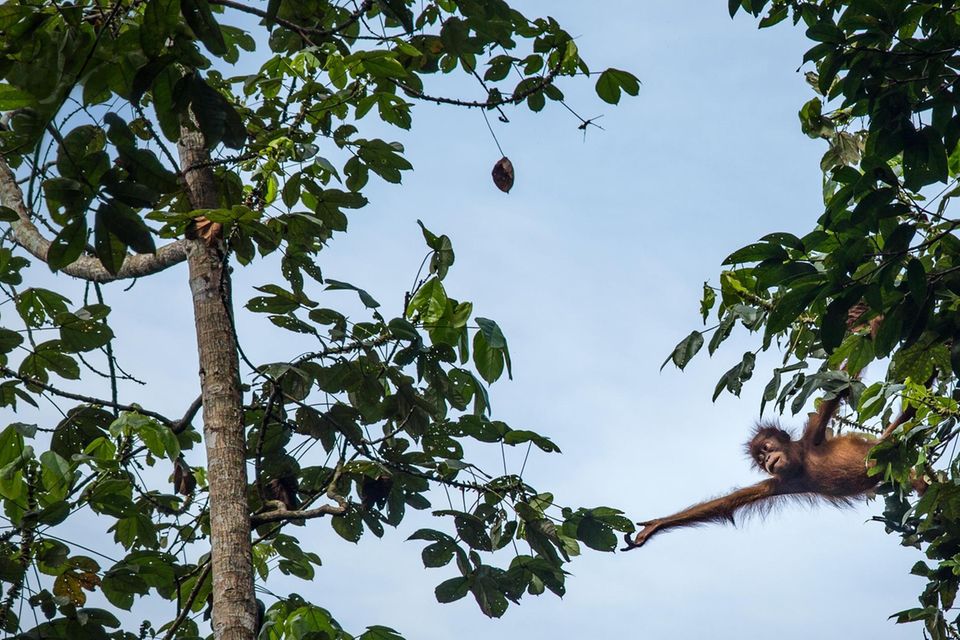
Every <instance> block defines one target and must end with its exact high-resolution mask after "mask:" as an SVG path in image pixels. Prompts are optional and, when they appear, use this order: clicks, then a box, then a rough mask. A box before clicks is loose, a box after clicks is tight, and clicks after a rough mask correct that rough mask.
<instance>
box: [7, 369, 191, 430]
mask: <svg viewBox="0 0 960 640" xmlns="http://www.w3.org/2000/svg"><path fill="white" fill-rule="evenodd" d="M0 374H2V375H4V376H6V377H8V378H14V379H16V380H19V381H20V382H23V383H26V384H30V385H33V386H35V387H40V388H41V389H43V390H44V391H46V392H48V393H52V394H53V395H55V396H60V397H61V398H67V399H69V400H76V401H78V402H83V403H85V404H98V405H100V406H103V407H110V408H112V409H119V410H120V411H135V412H136V413H139V414H140V415H143V416H148V417H150V418H153V419H155V420H157V421H159V422H161V423H163V424H164V425H166V426H168V427H170V428H171V429H174V427H175V426H176V423H175V422H173V421H172V420H170V418H167V417H166V416H164V415H161V414H159V413H157V412H156V411H149V410H148V409H144V408H143V407H141V406H140V405H136V404H121V403H119V402H111V401H109V400H104V399H102V398H94V397H92V396H82V395H80V394H79V393H70V392H69V391H61V390H60V389H57V388H56V387H54V386H51V385H49V384H46V383H43V382H40V381H39V380H36V379H34V378H31V377H30V376H23V375H20V374H19V373H17V372H16V371H14V370H13V369H10V368H8V367H0ZM174 432H175V433H176V430H175V429H174Z"/></svg>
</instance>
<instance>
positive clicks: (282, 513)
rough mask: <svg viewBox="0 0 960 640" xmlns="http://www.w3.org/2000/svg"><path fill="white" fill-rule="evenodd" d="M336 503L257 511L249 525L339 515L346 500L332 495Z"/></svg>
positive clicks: (345, 509)
mask: <svg viewBox="0 0 960 640" xmlns="http://www.w3.org/2000/svg"><path fill="white" fill-rule="evenodd" d="M333 498H334V499H335V500H337V504H335V505H333V504H325V505H323V506H320V507H317V508H315V509H304V510H302V511H287V510H284V509H278V510H277V511H268V512H267V513H258V514H255V515H252V516H250V524H251V526H254V527H258V526H260V525H262V524H269V523H271V522H281V521H283V520H310V519H311V518H320V517H322V516H328V515H332V516H339V515H343V514H344V513H346V512H347V506H348V503H347V500H346V499H345V498H344V497H342V496H333Z"/></svg>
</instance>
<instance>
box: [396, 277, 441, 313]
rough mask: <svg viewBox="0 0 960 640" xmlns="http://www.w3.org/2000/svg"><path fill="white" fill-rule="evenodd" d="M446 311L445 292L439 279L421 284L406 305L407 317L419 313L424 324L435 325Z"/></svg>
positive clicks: (435, 278) (431, 279)
mask: <svg viewBox="0 0 960 640" xmlns="http://www.w3.org/2000/svg"><path fill="white" fill-rule="evenodd" d="M446 311H447V292H446V291H445V290H444V288H443V284H442V283H441V282H440V278H439V277H433V278H430V279H429V280H427V281H426V282H425V283H423V286H421V287H420V288H419V289H417V292H416V293H415V294H413V297H412V298H411V299H410V304H408V305H407V312H406V315H407V317H412V316H413V315H414V314H416V313H419V314H420V319H421V320H422V321H423V322H424V324H436V323H437V322H438V321H439V320H440V319H441V318H443V316H444V314H445V313H446Z"/></svg>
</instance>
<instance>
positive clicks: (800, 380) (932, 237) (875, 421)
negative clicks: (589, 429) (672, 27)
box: [668, 0, 960, 638]
mask: <svg viewBox="0 0 960 640" xmlns="http://www.w3.org/2000/svg"><path fill="white" fill-rule="evenodd" d="M740 9H743V10H745V11H747V12H749V13H752V14H753V15H754V16H757V17H760V16H763V17H762V19H761V21H760V25H761V26H762V27H767V26H771V25H774V24H776V23H778V22H781V21H783V20H785V19H787V18H792V19H793V21H794V23H800V24H802V25H803V26H804V27H805V28H806V34H807V36H808V38H810V40H812V41H813V43H814V44H813V46H811V48H810V49H809V51H807V53H806V55H805V57H804V61H805V62H812V63H813V65H814V66H815V71H811V72H809V73H808V74H807V79H808V81H809V83H810V85H811V87H812V88H813V91H814V93H815V94H816V95H815V96H814V97H813V98H812V99H811V100H810V101H809V102H807V103H806V104H805V105H803V107H802V108H801V109H800V112H799V115H800V125H801V127H802V129H803V131H804V132H805V133H806V134H807V135H809V136H810V137H811V138H819V139H823V140H825V141H826V142H827V143H828V148H827V151H826V153H825V154H824V156H823V159H822V161H821V168H822V170H823V174H824V180H823V195H824V210H823V213H822V214H821V215H820V217H819V219H818V220H817V224H816V227H814V228H813V229H811V230H810V232H809V233H807V234H806V235H803V236H796V235H793V234H790V233H770V234H768V235H766V236H764V237H762V238H760V239H759V240H758V241H757V242H755V243H753V244H750V245H748V246H746V247H743V248H741V249H739V250H737V251H734V252H733V253H732V254H730V256H729V257H728V258H727V259H726V260H725V265H727V267H728V268H727V270H726V271H724V272H723V273H722V274H721V275H720V281H719V286H716V287H714V286H709V285H706V286H705V287H704V296H703V301H702V312H703V318H704V321H705V322H706V321H707V320H708V318H709V317H710V314H711V311H713V310H714V309H716V313H717V320H718V322H717V324H716V325H714V326H712V327H710V328H709V329H708V330H707V331H694V332H693V333H691V334H690V335H689V336H688V337H687V338H685V339H684V340H683V341H682V342H681V343H680V344H679V345H678V346H677V348H676V350H675V351H674V352H673V354H672V355H671V357H670V358H668V362H669V361H670V360H671V359H672V361H673V362H674V363H675V364H676V365H677V366H679V367H681V368H683V367H684V366H686V365H687V363H688V362H689V361H690V359H691V358H692V357H693V356H694V355H695V354H696V353H697V352H698V351H699V350H700V349H701V348H702V347H703V345H704V344H705V343H706V344H707V347H708V351H709V352H710V353H711V354H712V353H714V352H715V351H716V350H717V348H718V347H719V346H720V344H721V343H722V342H723V341H724V340H726V339H727V338H728V337H729V336H730V334H731V332H732V331H733V329H734V328H735V327H736V326H737V325H740V326H742V327H745V328H746V329H747V330H748V331H750V332H756V333H758V338H759V345H758V347H757V349H756V351H749V352H747V353H745V354H744V355H743V357H742V359H741V360H740V361H739V362H738V363H736V364H735V365H734V366H733V367H732V368H731V369H730V370H729V371H727V372H726V373H725V374H724V375H723V376H722V378H721V379H720V380H719V382H718V384H717V387H716V392H715V396H714V397H716V396H718V395H719V394H721V393H723V392H724V391H729V392H731V393H734V394H739V393H740V390H741V388H742V385H743V384H744V382H746V381H747V380H748V379H750V378H751V377H752V376H753V374H754V365H755V357H756V354H757V352H759V351H762V350H767V349H770V348H777V349H779V350H780V351H781V352H782V353H783V356H784V359H783V365H782V366H781V367H779V368H777V369H776V370H775V371H774V372H773V377H772V379H771V380H770V381H769V383H768V384H767V385H766V387H765V389H764V392H763V404H764V405H771V404H772V405H774V406H775V407H776V409H777V410H779V411H784V410H786V409H787V408H789V409H790V410H791V411H792V412H793V413H796V412H798V411H800V410H801V408H802V407H804V406H805V405H806V403H807V402H808V400H809V399H810V398H811V397H813V396H814V395H816V394H818V393H821V392H823V393H825V397H827V398H830V397H835V396H836V395H838V394H843V395H847V396H848V397H849V405H850V409H851V411H850V413H851V415H849V416H847V417H845V418H844V419H843V420H842V421H841V427H843V428H850V427H852V428H854V429H868V430H869V429H871V428H875V427H878V426H882V425H883V424H886V423H887V422H888V421H889V419H890V415H891V414H892V412H893V411H894V410H895V409H897V406H896V405H897V404H898V403H902V404H904V405H907V406H914V407H915V408H916V417H915V418H914V419H913V420H911V421H909V422H907V423H906V424H904V425H902V426H901V427H900V428H898V429H897V431H896V433H895V437H894V438H893V439H892V440H891V441H887V442H885V443H884V444H883V445H881V446H879V447H877V448H876V449H875V450H874V458H875V460H876V466H875V467H873V468H872V470H871V473H876V474H878V475H880V476H881V477H882V478H883V479H884V480H885V484H884V487H885V493H886V496H887V500H886V510H885V511H884V513H883V516H882V520H883V522H884V523H885V525H886V527H887V528H888V530H889V531H890V532H892V533H897V534H899V535H901V536H902V539H903V544H905V545H911V546H917V547H919V548H921V549H923V551H924V552H925V553H926V554H927V556H928V558H929V559H930V562H929V563H919V564H917V566H916V567H914V573H916V574H918V575H922V576H925V577H926V578H927V579H928V580H929V582H928V585H927V587H926V589H925V590H924V592H923V594H922V595H921V596H920V605H921V606H920V607H918V608H916V609H912V610H909V611H904V612H901V613H900V614H898V616H897V617H898V620H899V621H900V622H907V621H912V620H922V621H923V623H924V624H925V625H926V630H927V632H928V633H929V634H930V636H931V637H934V638H947V637H956V634H957V619H956V615H955V612H953V611H952V609H953V607H954V600H955V596H956V593H957V588H958V584H960V583H958V572H957V570H956V567H957V558H958V557H960V534H958V532H960V509H958V506H960V492H958V484H957V479H958V474H960V467H958V461H960V458H957V457H955V449H956V438H957V436H958V428H957V420H958V418H960V408H958V404H957V397H956V387H957V380H958V376H960V315H958V309H960V304H958V301H960V297H958V294H960V237H958V235H957V229H958V228H960V219H958V218H954V217H952V215H951V213H950V205H951V203H952V199H953V198H955V197H956V196H957V195H960V189H958V184H960V183H958V178H960V55H958V54H960V6H957V5H956V3H954V2H939V3H932V2H913V1H907V0H894V1H882V2H881V1H878V0H821V1H811V2H806V1H799V0H773V2H770V1H768V0H742V1H741V0H731V1H730V13H731V15H733V14H735V13H736V12H737V11H739V10H740ZM708 335H709V338H708ZM871 363H876V364H873V366H872V367H871V370H870V373H871V376H879V377H881V378H882V379H880V380H879V381H877V382H874V383H872V384H870V385H869V386H865V383H863V382H861V381H860V379H859V376H860V374H861V372H863V371H864V369H865V368H866V367H867V365H871ZM884 370H885V371H886V375H885V376H883V375H881V374H882V372H883V371H884ZM915 477H921V478H923V479H924V480H925V481H926V482H928V483H929V485H930V486H929V489H928V490H927V491H926V492H925V493H924V494H923V496H922V498H916V497H912V498H911V497H909V496H908V491H909V489H910V485H911V479H912V478H915Z"/></svg>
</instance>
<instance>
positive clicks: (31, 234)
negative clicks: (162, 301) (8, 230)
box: [0, 158, 187, 282]
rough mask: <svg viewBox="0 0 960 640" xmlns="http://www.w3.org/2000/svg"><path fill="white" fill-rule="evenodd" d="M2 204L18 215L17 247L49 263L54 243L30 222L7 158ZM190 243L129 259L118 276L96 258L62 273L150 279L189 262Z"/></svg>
mask: <svg viewBox="0 0 960 640" xmlns="http://www.w3.org/2000/svg"><path fill="white" fill-rule="evenodd" d="M0 204H3V205H4V206H7V207H10V208H11V209H13V210H14V211H15V212H16V213H17V216H18V219H17V220H16V221H14V222H12V223H11V227H12V228H13V234H14V238H15V239H16V241H17V244H19V245H20V246H21V247H23V248H24V249H26V250H27V251H28V252H29V253H30V254H31V255H32V256H33V257H35V258H37V259H38V260H42V261H44V262H46V261H47V251H49V249H50V241H49V240H47V239H46V238H44V237H43V234H41V233H40V230H39V229H37V227H36V225H34V224H33V222H32V221H31V220H30V213H31V212H30V210H29V209H28V208H27V206H26V205H25V204H24V202H23V191H22V190H21V189H20V186H19V185H18V184H17V178H16V176H15V175H14V173H13V171H12V170H11V169H10V165H8V164H7V162H6V160H5V159H3V158H0ZM186 242H187V241H186V240H176V241H174V242H171V243H169V244H166V245H164V246H162V247H160V248H159V249H157V252H156V253H142V254H135V255H129V256H127V257H126V259H125V260H124V261H123V266H122V267H121V268H120V271H119V272H118V273H117V274H116V275H114V274H112V273H110V272H109V271H107V270H106V268H105V267H104V266H103V264H102V263H101V262H100V260H98V259H97V258H95V257H93V256H80V257H79V258H77V260H76V261H74V262H73V263H72V264H69V265H67V266H65V267H64V268H63V269H61V270H60V271H62V272H63V273H66V274H67V275H71V276H73V277H75V278H80V279H82V280H90V281H92V282H112V281H115V280H126V279H129V278H140V277H143V276H149V275H152V274H154V273H157V272H159V271H163V270H164V269H167V268H169V267H172V266H173V265H175V264H178V263H180V262H183V261H184V260H186V258H187V244H186Z"/></svg>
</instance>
